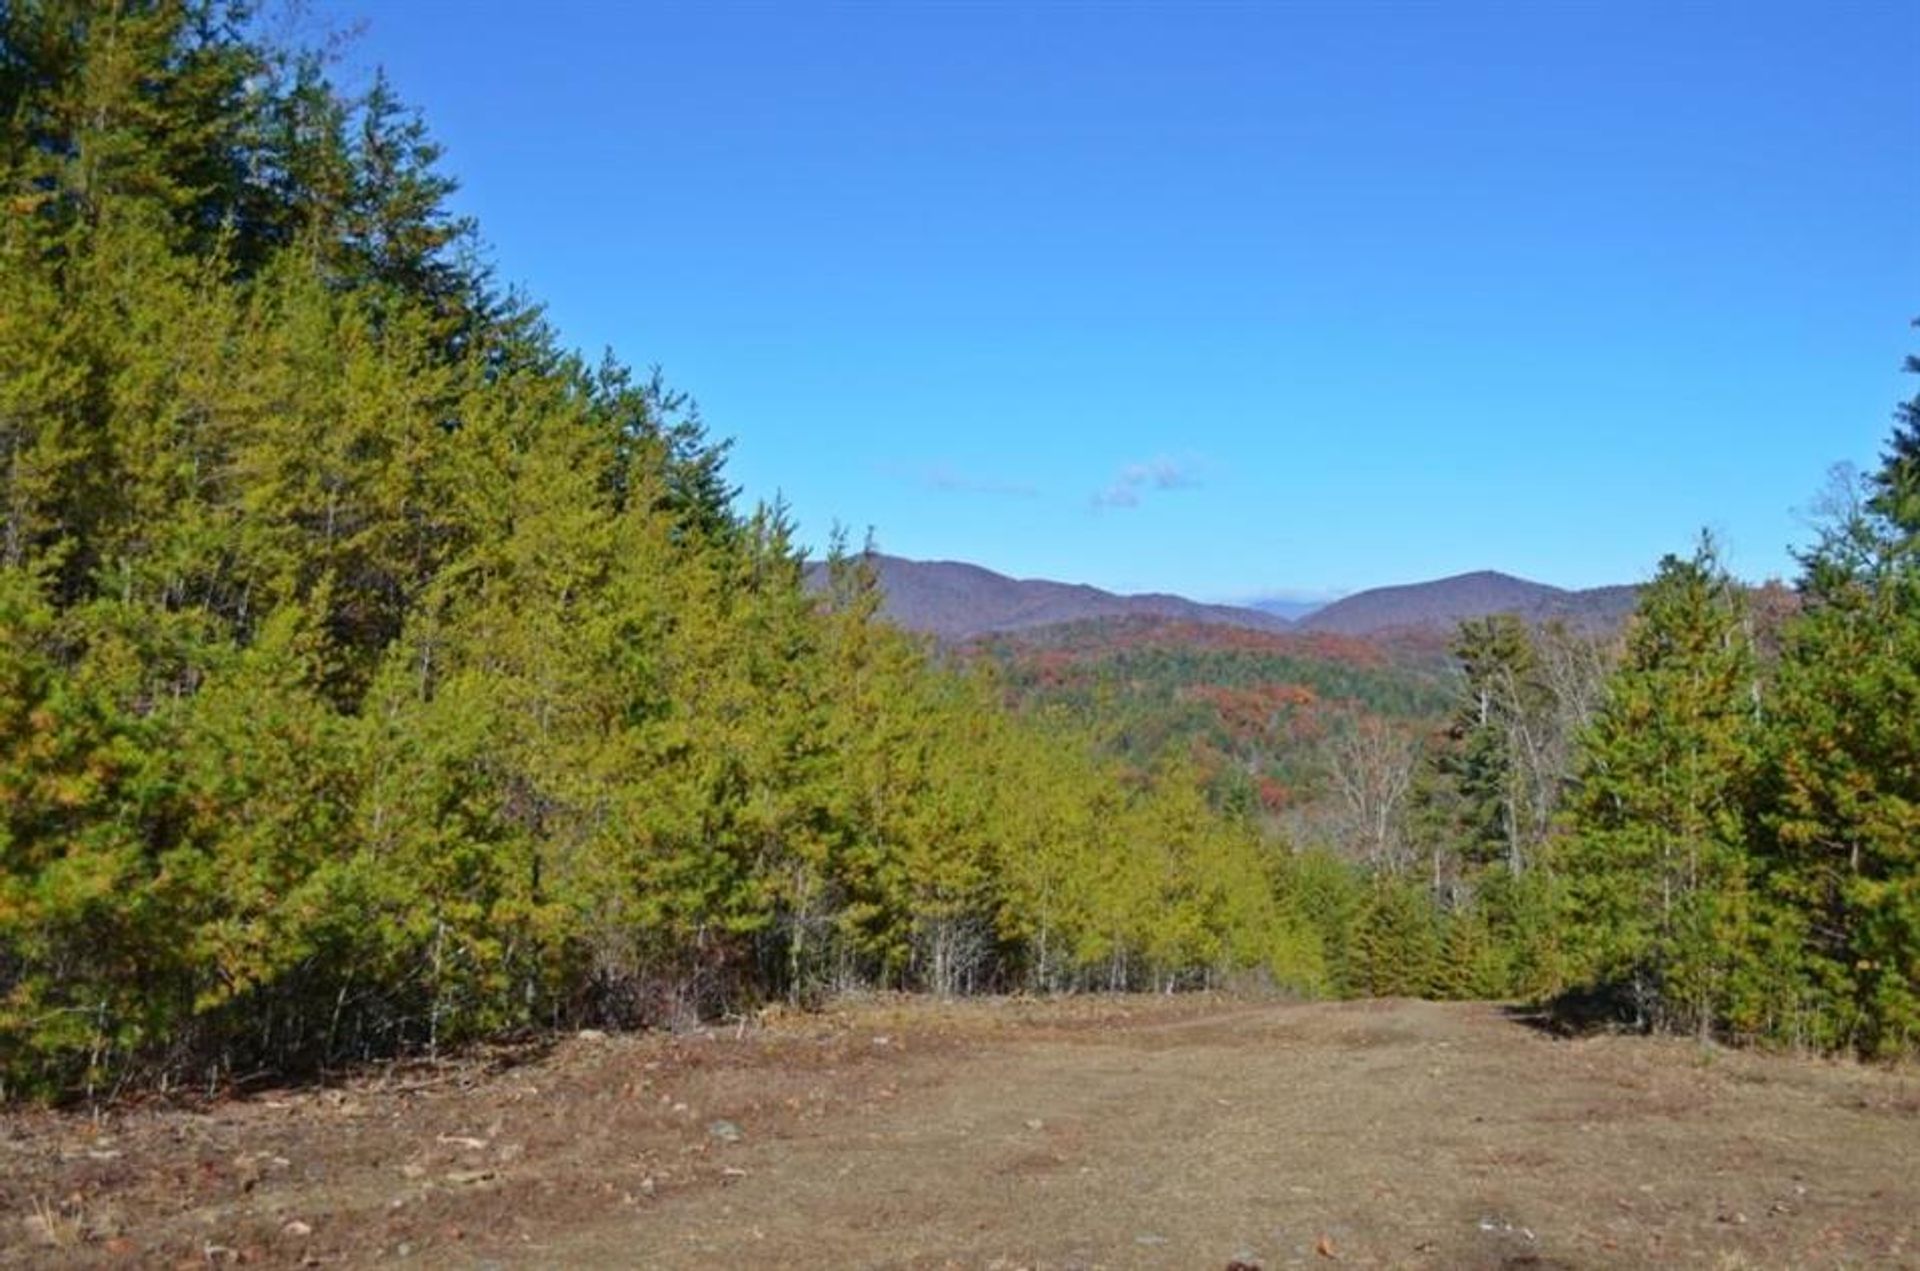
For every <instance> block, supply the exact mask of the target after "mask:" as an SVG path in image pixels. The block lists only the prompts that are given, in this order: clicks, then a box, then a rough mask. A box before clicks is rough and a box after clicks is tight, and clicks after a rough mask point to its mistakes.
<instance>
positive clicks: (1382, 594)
mask: <svg viewBox="0 0 1920 1271" xmlns="http://www.w3.org/2000/svg"><path fill="white" fill-rule="evenodd" d="M1638 594H1639V589H1638V588H1636V587H1595V588H1591V589H1589V590H1586V591H1567V590H1565V589H1564V588H1560V587H1549V586H1548V585H1546V584H1545V583H1536V582H1529V581H1527V580H1526V579H1524V578H1515V577H1513V576H1512V575H1511V574H1500V573H1494V572H1493V571H1491V570H1482V571H1480V572H1479V573H1473V574H1460V575H1457V576H1455V577H1453V578H1440V579H1436V580H1434V581H1433V582H1426V583H1412V584H1409V585H1407V586H1403V587H1376V588H1374V589H1373V590H1371V591H1362V592H1357V593H1355V594H1354V595H1351V596H1348V597H1346V598H1345V599H1343V600H1336V601H1335V602H1334V603H1332V604H1330V605H1328V606H1326V607H1325V608H1324V609H1319V610H1316V611H1315V612H1314V613H1312V614H1310V615H1309V616H1308V617H1306V618H1305V619H1304V620H1303V621H1302V622H1301V623H1300V627H1301V629H1302V630H1305V631H1332V632H1338V633H1341V634H1344V635H1365V634H1369V633H1372V632H1379V631H1390V630H1406V629H1418V628H1452V627H1453V626H1455V625H1456V624H1458V623H1459V622H1461V621H1462V620H1464V619H1467V618H1481V617H1485V616H1487V615H1489V614H1496V613H1511V614H1517V615H1519V616H1520V617H1522V618H1524V619H1526V620H1527V621H1529V622H1547V621H1551V620H1553V619H1559V620H1561V621H1564V622H1566V623H1567V624H1568V625H1569V626H1572V627H1576V628H1579V629H1583V630H1605V629H1608V628H1612V627H1616V626H1618V625H1620V624H1621V623H1622V622H1624V621H1626V618H1627V615H1628V614H1630V613H1632V612H1633V606H1634V601H1635V599H1636V597H1637V596H1638Z"/></svg>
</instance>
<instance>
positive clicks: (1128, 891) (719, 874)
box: [0, 0, 1322, 1094]
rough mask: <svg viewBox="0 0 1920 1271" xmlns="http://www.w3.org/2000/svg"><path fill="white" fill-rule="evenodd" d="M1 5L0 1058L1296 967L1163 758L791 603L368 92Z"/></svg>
mask: <svg viewBox="0 0 1920 1271" xmlns="http://www.w3.org/2000/svg"><path fill="white" fill-rule="evenodd" d="M247 19H248V15H247V13H246V12H245V10H244V8H242V7H239V6H235V5H228V4H224V3H218V2H217V0H208V2H206V3H200V2H193V3H180V2H171V0H160V2H157V3H141V4H127V5H97V4H91V3H84V2H81V0H47V2H44V3H39V2H36V3H26V4H12V5H8V6H5V8H4V9H0V163H3V164H4V171H3V175H0V196H3V198H4V202H0V756H3V759H0V1082H4V1089H5V1093H7V1094H15V1093H20V1092H44V1093H48V1094H62V1093H69V1092H79V1091H95V1092H98V1091H101V1090H104V1089H109V1088H114V1087H116V1086H118V1085H119V1084H122V1083H126V1082H130V1081H131V1082H158V1083H161V1084H166V1083H169V1082H182V1081H190V1082H200V1083H216V1084H217V1083H219V1082H221V1081H223V1080H226V1079H227V1078H228V1077H230V1076H233V1075H236V1074H248V1073H254V1072H257V1071H260V1070H279V1071H287V1070H293V1069H299V1068H302V1067H309V1066H311V1065H314V1064H321V1063H330V1062H335V1061H339V1060H343V1059H348V1058H352V1057H355V1056H366V1055H376V1054H392V1053H397V1052H402V1051H407V1050H412V1049H418V1048H434V1047H443V1046H446V1045H448V1044H451V1043H456V1042H459V1041H461V1040H463V1039H468V1038H473V1037H477V1036H482V1035H487V1034H495V1033H499V1032H502V1031H507V1030H516V1029H523V1028H526V1027H530V1026H553V1025H571V1024H579V1023H584V1022H589V1021H609V1022H614V1023H632V1022H645V1021H649V1020H660V1019H666V1018H670V1017H673V1016H675V1015H690V1014H692V1013H695V1012H699V1011H707V1010H714V1009H720V1008H722V1007H724V1006H729V1005H733V1006H737V1005H739V1004H741V1003H743V1002H749V1001H751V1000H752V999H753V998H754V997H756V996H759V995H764V994H792V995H804V994H807V993H811V992H813V991H815V990H818V989H821V988H825V987H830V986H833V985H837V984H854V983H864V984H875V985H902V986H919V987H927V988H933V989H939V990H950V989H964V988H969V987H986V986H989V985H1000V986H1017V985H1030V986H1035V987H1066V986H1072V985H1076V984H1092V983H1098V984H1101V985H1107V984H1112V985H1145V984H1149V983H1158V984H1168V983H1174V982H1182V981H1186V980H1190V979H1197V978H1203V977H1206V976H1210V975H1214V974H1218V973H1221V972H1225V971H1229V970H1232V969H1235V968H1258V969H1261V970H1262V971H1263V973H1266V974H1271V975H1273V976H1275V977H1277V978H1279V979H1280V980H1282V981H1286V982H1292V983H1296V984H1299V985H1300V986H1301V987H1303V988H1305V987H1311V986H1312V985H1314V984H1315V983H1317V982H1318V981H1319V980H1320V978H1321V974H1322V972H1321V967H1320V964H1319V960H1318V952H1317V947H1316V945H1315V943H1314V941H1313V940H1312V938H1311V936H1310V935H1309V934H1308V933H1306V932H1305V931H1304V930H1303V929H1301V928H1300V926H1299V924H1298V923H1297V922H1295V921H1294V920H1293V919H1292V918H1291V917H1290V910H1289V906H1288V905H1287V904H1286V903H1283V897H1284V894H1285V888H1284V885H1283V881H1284V880H1283V879H1282V875H1283V874H1284V862H1281V861H1278V860H1276V858H1274V857H1272V856H1271V855H1269V854H1268V853H1267V851H1266V848H1265V847H1264V846H1263V844H1262V843H1261V842H1260V841H1259V839H1258V838H1257V836H1255V835H1254V834H1253V833H1252V832H1251V831H1250V830H1249V829H1247V828H1246V827H1244V826H1237V825H1235V824H1233V823H1232V822H1230V821H1228V820H1226V819H1223V818H1221V817H1218V816H1215V815H1214V814H1213V813H1211V812H1210V811H1209V809H1208V808H1207V806H1206V805H1205V803H1204V801H1203V800H1202V798H1201V796H1200V794H1199V793H1198V791H1197V789H1196V787H1195V786H1194V784H1193V783H1192V781H1191V780H1189V779H1188V777H1187V776H1186V774H1184V773H1183V772H1181V771H1179V770H1177V769H1174V770H1169V771H1166V772H1163V773H1160V774H1156V775H1155V776H1154V777H1153V778H1152V779H1150V780H1139V779H1136V778H1135V775H1134V774H1132V773H1131V772H1127V773H1123V772H1122V771H1121V770H1120V769H1119V767H1118V766H1117V765H1114V764H1112V763H1110V762H1108V761H1106V760H1103V759H1101V758H1099V757H1097V756H1096V755H1095V754H1094V753H1093V752H1092V750H1091V748H1090V747H1089V746H1088V745H1087V744H1085V743H1084V742H1083V740H1082V739H1081V737H1080V736H1079V735H1078V734H1076V733H1074V732H1072V731H1071V730H1064V729H1061V728H1058V727H1052V726H1049V725H1047V724H1046V723H1044V722H1039V721H1033V720H1016V719H1014V718H1012V717H1011V716H1009V715H1008V714H1006V713H1005V712H1003V711H1001V710H1000V709H999V708H998V705H997V701H996V694H995V691H994V690H993V689H992V688H991V687H990V686H989V685H988V684H987V683H985V682H984V681H983V680H981V679H980V678H978V677H975V676H971V675H968V674H964V673H959V672H954V671H949V670H943V669H940V668H938V667H935V666H934V665H932V664H930V662H929V660H928V658H927V657H926V656H925V655H924V654H923V652H922V651H921V649H920V648H919V647H918V646H917V645H916V644H915V643H914V642H913V641H912V640H910V639H908V638H907V637H904V636H902V635H900V634H898V633H896V632H894V631H893V630H892V629H890V628H887V627H885V626H883V625H881V624H879V623H877V622H876V621H875V620H874V616H873V615H874V609H875V607H876V605H877V603H878V601H877V596H876V594H875V593H874V591H873V588H872V586H871V580H870V578H869V577H868V576H867V575H866V573H865V572H864V571H863V569H862V568H861V567H860V566H859V564H858V563H857V562H853V561H849V560H846V559H840V560H837V561H835V562H834V563H833V564H832V566H831V573H832V578H831V582H830V585H829V587H828V588H827V595H826V596H825V597H824V598H817V597H815V596H813V595H811V594H809V593H808V592H806V591H805V590H803V588H802V586H801V571H802V567H803V565H802V561H801V560H800V558H799V555H798V553H797V551H796V549H795V547H794V546H793V544H792V542H791V530H790V527H789V525H788V524H787V522H786V519H785V517H784V516H783V514H782V513H781V511H780V510H779V509H777V508H759V509H755V510H751V511H741V510H737V509H736V508H735V506H734V502H733V497H732V491H731V490H730V489H729V486H728V482H727V478H726V474H725V467H724V459H725V447H724V446H723V445H720V444H716V443H715V442H713V441H712V440H710V439H709V437H708V436H707V434H706V432H705V431H704V429H703V427H702V425H701V423H700V420H699V418H698V417H697V415H696V414H695V413H694V412H693V411H692V409H691V407H690V406H689V404H688V403H687V401H686V399H685V398H683V397H681V396H679V395H677V394H675V393H674V392H672V391H670V390H669V389H667V388H666V387H664V386H663V385H662V384H661V383H660V382H658V381H657V380H654V379H649V378H645V377H640V378H636V377H634V376H632V375H631V374H630V373H629V372H628V371H627V370H626V369H625V368H624V367H622V366H621V365H619V364H617V363H615V362H612V361H605V362H600V363H589V362H585V361H582V360H581V359H580V358H578V357H576V356H574V355H572V354H570V353H568V352H566V351H565V350H564V349H562V348H561V347H560V346H559V345H558V344H557V342H556V340H555V338H554V336H553V334H552V332H551V331H550V330H549V329H548V328H547V327H546V326H545V325H544V324H543V322H542V320H541V316H540V312H539V309H538V308H537V307H536V306H534V305H533V304H531V303H529V302H527V301H525V300H523V299H521V298H519V297H517V296H515V295H513V294H511V293H509V292H506V291H503V290H502V289H501V288H500V287H499V286H497V285H496V284H495V283H494V282H493V280H492V279H491V278H490V276H489V275H488V273H487V271H486V270H485V269H484V268H482V267H481V266H480V265H479V264H477V263H476V262H477V260H478V251H477V246H478V245H477V240H476V237H475V233H474V230H473V227H471V226H469V225H466V224H464V223H462V222H461V221H460V220H458V219H457V218H455V217H454V216H452V215H451V214H450V213H449V211H448V210H447V197H448V195H449V193H450V192H451V190H452V183H451V181H450V180H449V179H448V178H447V177H446V176H445V175H444V174H443V173H442V172H441V171H440V170H439V169H438V167H437V166H436V152H435V148H434V146H433V144H432V142H431V140H430V139H429V137H428V135H427V133H426V131H425V129H424V127H423V126H422V124H421V123H420V122H419V121H418V120H417V119H416V117H415V116H414V115H413V114H412V113H410V112H409V111H407V110H406V109H404V108H403V107H402V106H401V105H400V104H399V103H398V101H397V99H396V96H395V95H394V93H393V92H392V91H391V90H390V89H389V88H388V87H387V86H386V84H385V83H384V82H376V84H375V85H374V87H373V88H372V89H371V90H370V91H369V92H367V93H366V94H364V95H362V96H358V97H353V98H349V97H346V96H343V95H342V94H341V93H340V92H339V91H338V90H336V89H335V88H334V87H333V86H332V85H331V84H330V83H329V82H328V79H327V76H326V67H325V64H324V63H323V62H322V61H321V60H320V59H318V58H315V57H312V56H309V55H305V54H303V53H300V52H298V51H292V50H285V49H279V48H274V47H270V46H266V45H263V44H262V43H260V42H259V41H257V40H256V39H255V38H253V37H252V36H251V35H250V34H249V31H250V28H249V26H248V21H247Z"/></svg>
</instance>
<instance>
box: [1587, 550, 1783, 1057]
mask: <svg viewBox="0 0 1920 1271" xmlns="http://www.w3.org/2000/svg"><path fill="white" fill-rule="evenodd" d="M1757 722H1758V721H1757V719H1756V694H1755V666H1754V658H1753V651H1752V648H1751V646H1750V643H1749V640H1748V636H1747V629H1746V625H1745V623H1744V621H1743V617H1742V608H1741V596H1740V590H1739V588H1738V586H1737V584H1735V583H1734V581H1733V580H1732V579H1731V578H1730V577H1729V576H1728V575H1727V573H1726V571H1725V570H1724V569H1723V568H1722V567H1721V565H1720V562H1719V558H1718V556H1717V554H1716V552H1715V550H1714V547H1713V544H1712V543H1711V542H1710V541H1707V540H1705V539H1703V540H1702V541H1701V543H1700V545H1699V547H1698V548H1697V549H1696V550H1695V552H1694V554H1693V556H1692V557H1691V558H1688V559H1681V558H1678V557H1673V556H1669V557H1667V558H1666V559H1665V560H1663V561H1662V562H1661V563H1660V569H1659V572H1658V573H1657V574H1656V575H1655V577H1654V579H1653V581H1652V582H1651V583H1649V584H1648V585H1647V586H1646V588H1645V589H1644V590H1643V591H1642V593H1641V596H1640V604H1639V608H1638V610H1637V612H1636V613H1635V615H1634V617H1633V620H1632V625H1631V627H1630V629H1629V631H1628V635H1627V644H1626V652H1625V656H1624V658H1623V660H1622V662H1621V665H1620V666H1619V668H1618V669H1617V670H1616V671H1615V673H1614V675H1613V678H1612V680H1611V681H1610V683H1609V685H1608V693H1607V697H1606V699H1605V701H1604V703H1603V704H1602V706H1601V709H1600V712H1599V715H1598V717H1597V718H1596V720H1595V721H1594V723H1593V725H1592V727H1591V728H1590V729H1589V730H1588V732H1587V733H1586V735H1585V737H1584V738H1583V739H1582V746H1581V753H1580V769H1579V777H1580V785H1579V789H1578V791H1577V793H1576V794H1575V796H1574V798H1573V800H1572V806H1571V810H1570V820H1571V826H1570V828H1571V834H1570V837H1569V840H1568V842H1567V844H1566V846H1565V849H1564V851H1563V853H1562V868H1563V871H1564V873H1565V875H1566V879H1567V885H1568V893H1567V895H1568V899H1569V900H1570V902H1571V907H1570V909H1569V910H1568V913H1567V920H1568V922H1569V923H1570V925H1571V929H1572V931H1573V933H1574V937H1575V944H1576V949H1577V952H1578V955H1579V956H1580V958H1581V959H1582V961H1583V962H1584V965H1585V967H1586V969H1587V971H1588V973H1589V974H1590V975H1592V976H1593V977H1594V978H1596V979H1597V980H1598V981H1600V982H1602V983H1609V984H1618V985H1621V986H1624V987H1626V988H1628V989H1629V990H1630V992H1631V995H1632V999H1633V1002H1634V1004H1635V1006H1636V1007H1637V1009H1638V1010H1639V1012H1640V1013H1641V1014H1642V1016H1643V1018H1645V1019H1646V1020H1647V1021H1648V1022H1650V1023H1652V1024H1654V1025H1656V1026H1659V1027H1663V1028H1671V1029H1677V1030H1683V1031H1692V1032H1697V1033H1699V1034H1701V1035H1703V1036H1704V1035H1706V1034H1708V1033H1710V1032H1712V1031H1713V1030H1714V1028H1715V1027H1716V1026H1717V1025H1718V1024H1719V1023H1720V1022H1721V1021H1722V1020H1723V1019H1724V1018H1725V1017H1726V1015H1727V1012H1728V1008H1729V1002H1730V995H1731V993H1732V990H1733V987H1734V986H1735V984H1736V983H1737V981H1738V973H1739V969H1740V964H1741V959H1742V958H1743V957H1744V956H1745V951H1746V949H1747V947H1748V942H1749V938H1750V924H1751V921H1752V916H1751V912H1750V910H1751V897H1750V869H1749V864H1748V857H1747V842H1748V835H1749V830H1750V826H1749V824H1748V814H1747V807H1748V803H1747V798H1748V794H1749V789H1750V783H1751V780H1752V776H1753V771H1754V765H1755V757H1756V756H1755V742H1756V732H1757Z"/></svg>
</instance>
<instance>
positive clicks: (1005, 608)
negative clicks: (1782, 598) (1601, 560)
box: [808, 554, 1639, 641]
mask: <svg viewBox="0 0 1920 1271" xmlns="http://www.w3.org/2000/svg"><path fill="white" fill-rule="evenodd" d="M868 560H869V561H870V562H871V564H872V566H873V569H874V572H875V575H876V577H877V578H878V581H879V584H880V590H881V593H882V595H883V596H884V601H883V603H882V608H881V613H882V615H883V616H884V617H886V618H887V619H888V620H889V621H891V622H893V623H895V624H896V625H898V626H901V627H904V628H906V629H907V630H909V631H921V632H926V633H928V634H931V635H933V636H936V637H938V638H939V639H942V640H949V641H960V640H969V639H972V638H974V637H977V636H984V635H994V634H1001V633H1006V632H1013V631H1023V630H1028V629H1032V628H1037V627H1051V626H1059V625H1061V624H1065V623H1074V622H1086V621H1091V620H1099V619H1107V618H1164V619H1172V620H1176V621H1183V622H1197V623H1205V624H1208V625H1214V626H1229V627H1242V628H1246V629H1249V630H1253V631H1268V632H1284V631H1305V632H1320V633H1327V634H1334V635H1357V636H1368V635H1377V634H1381V633H1385V632H1392V631H1409V632H1425V631H1438V632H1448V631H1451V630H1452V629H1453V628H1454V627H1455V626H1456V625H1458V624H1459V623H1460V622H1461V621H1463V620H1464V619H1467V618H1478V617H1484V616H1486V615H1488V614H1495V613H1512V614H1517V615H1518V616H1519V617H1521V618H1523V619H1525V620H1527V621H1529V622H1548V621H1554V620H1558V621H1562V622H1565V623H1567V624H1568V625H1569V626H1572V627H1575V628H1578V629H1581V630H1589V631H1604V630H1611V629H1613V628H1615V627H1617V626H1619V625H1620V624H1621V623H1622V622H1624V621H1625V620H1626V618H1627V615H1628V614H1630V613H1632V612H1633V607H1634V603H1635V599H1636V597H1637V596H1638V594H1639V589H1638V588H1636V587H1631V586H1624V587H1596V588H1592V589H1589V590H1585V591H1569V590H1567V589H1565V588H1561V587H1551V586H1548V585H1547V584H1545V583H1536V582H1530V581H1528V580H1527V579H1524V578H1515V577H1513V576H1512V575H1511V574H1502V573H1496V572H1494V571H1491V570H1482V571H1480V572H1477V573H1471V574H1460V575H1457V576H1455V577H1452V578H1441V579H1435V580H1433V581H1431V582H1424V583H1412V584H1408V585H1405V586H1397V587H1377V588H1374V589H1373V590H1370V591H1363V592H1357V593H1355V594H1354V595H1351V596H1347V597H1345V598H1344V599H1341V600H1336V601H1334V602H1333V603H1332V604H1329V605H1326V606H1325V607H1323V608H1319V609H1316V610H1314V611H1313V612H1312V613H1310V614H1308V615H1307V616H1306V617H1305V618H1303V619H1301V620H1300V621H1299V622H1297V623H1295V622H1290V621H1288V620H1287V619H1286V618H1284V617H1282V616H1280V615H1279V614H1276V613H1272V612H1264V611H1262V610H1260V609H1256V608H1250V607H1243V606H1239V605H1210V604H1203V603H1201V602H1199V601H1195V600H1188V599H1186V598H1185V597H1182V596H1172V595H1165V594H1160V593H1149V594H1145V595H1118V594H1116V593H1114V592H1110V591H1102V590H1101V589H1100V588H1098V587H1092V586H1088V585H1087V584H1085V583H1062V582H1054V581H1051V580H1048V579H1041V578H1009V577H1007V576H1006V575H1005V574H997V573H995V572H994V571H992V570H990V569H985V568H982V567H981V566H979V565H970V564H967V563H966V562H964V561H916V560H908V559H906V558H904V557H900V556H886V555H880V554H875V555H873V556H871V557H869V558H868ZM824 570H825V566H824V565H822V564H820V563H818V562H816V563H814V564H812V565H810V566H809V567H808V577H809V580H810V581H811V582H812V584H813V585H815V586H820V585H822V584H823V579H824Z"/></svg>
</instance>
